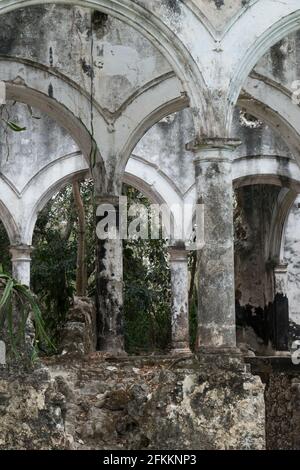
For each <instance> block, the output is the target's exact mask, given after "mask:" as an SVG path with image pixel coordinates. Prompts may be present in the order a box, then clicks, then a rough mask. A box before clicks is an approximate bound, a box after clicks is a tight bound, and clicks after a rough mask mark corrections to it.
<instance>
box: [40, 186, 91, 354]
mask: <svg viewBox="0 0 300 470" xmlns="http://www.w3.org/2000/svg"><path fill="white" fill-rule="evenodd" d="M92 189H93V186H92V183H91V182H90V181H87V182H84V183H82V185H81V193H82V197H83V200H84V203H85V206H86V207H87V222H88V223H87V256H88V259H89V262H90V269H91V270H92V272H90V273H89V274H90V277H92V275H93V268H92V265H93V263H94V254H93V251H94V246H95V237H94V224H93V210H92V196H91V195H92ZM33 246H34V251H33V255H32V277H31V284H32V288H33V291H34V292H35V293H36V294H37V296H38V297H39V299H40V302H41V305H42V308H43V311H44V318H45V322H46V328H47V332H48V333H49V335H50V336H51V338H52V339H53V341H54V342H55V344H56V345H57V346H58V344H59V340H60V331H61V327H62V326H63V324H64V322H65V319H66V314H67V311H68V309H69V308H70V305H71V301H72V298H73V295H74V293H75V281H76V252H77V216H76V211H75V208H74V201H73V195H72V187H71V186H67V187H66V188H65V189H64V190H62V191H60V192H59V193H58V194H57V195H56V196H55V197H54V198H53V199H52V200H50V201H49V203H48V204H47V205H46V206H45V208H44V209H43V211H41V213H40V214H39V217H38V220H37V224H36V229H35V232H34V239H33Z"/></svg>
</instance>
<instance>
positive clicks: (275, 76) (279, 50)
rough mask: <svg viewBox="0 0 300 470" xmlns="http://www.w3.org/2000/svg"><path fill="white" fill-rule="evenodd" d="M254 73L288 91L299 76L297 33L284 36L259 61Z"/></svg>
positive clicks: (298, 38) (299, 45)
mask: <svg viewBox="0 0 300 470" xmlns="http://www.w3.org/2000/svg"><path fill="white" fill-rule="evenodd" d="M255 71H256V72H258V73H260V74H262V75H263V76H265V77H268V78H270V79H272V80H275V81H276V82H278V83H280V84H281V85H282V86H283V87H286V88H287V89H288V90H292V88H291V85H292V83H293V81H294V80H299V75H300V35H299V31H297V32H295V33H292V34H290V35H289V36H286V37H285V38H284V39H282V40H281V41H279V42H278V43H277V44H275V45H274V46H273V47H271V49H270V50H269V51H268V52H267V53H266V54H265V55H264V57H262V58H261V59H260V61H259V62H258V64H257V65H256V67H255Z"/></svg>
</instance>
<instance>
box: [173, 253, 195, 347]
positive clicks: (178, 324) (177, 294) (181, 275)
mask: <svg viewBox="0 0 300 470" xmlns="http://www.w3.org/2000/svg"><path fill="white" fill-rule="evenodd" d="M169 254H170V273H171V289H172V307H171V322H172V350H173V353H189V352H190V345H189V308H188V303H189V299H188V289H189V272H188V258H187V256H188V253H187V252H186V251H185V248H184V247H183V248H181V249H180V247H176V246H174V247H172V248H171V249H170V250H169Z"/></svg>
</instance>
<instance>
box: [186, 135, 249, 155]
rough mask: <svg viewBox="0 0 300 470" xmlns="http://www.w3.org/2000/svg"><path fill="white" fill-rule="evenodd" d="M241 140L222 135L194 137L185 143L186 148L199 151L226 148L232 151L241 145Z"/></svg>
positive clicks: (195, 151)
mask: <svg viewBox="0 0 300 470" xmlns="http://www.w3.org/2000/svg"><path fill="white" fill-rule="evenodd" d="M241 143H242V142H241V141H240V140H238V139H231V138H224V137H205V138H200V137H196V139H194V140H192V141H191V142H188V143H187V144H186V150H188V151H190V152H193V153H199V152H201V151H203V150H205V151H206V150H227V151H231V152H232V151H234V150H235V149H236V148H237V147H239V146H240V145H241Z"/></svg>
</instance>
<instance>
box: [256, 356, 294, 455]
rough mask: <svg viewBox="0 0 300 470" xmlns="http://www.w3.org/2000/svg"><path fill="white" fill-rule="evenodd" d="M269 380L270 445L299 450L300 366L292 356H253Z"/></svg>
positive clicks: (264, 381) (267, 423)
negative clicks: (294, 362) (293, 362)
mask: <svg viewBox="0 0 300 470" xmlns="http://www.w3.org/2000/svg"><path fill="white" fill-rule="evenodd" d="M248 360H249V362H251V365H252V367H251V369H252V372H253V373H255V374H258V375H260V377H261V379H262V381H263V383H264V384H265V406H266V448H267V449H268V450H299V448H300V441H299V431H300V406H299V405H300V401H299V398H300V370H299V366H295V365H293V364H292V361H291V358H290V357H287V358H259V359H258V358H251V359H248Z"/></svg>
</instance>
